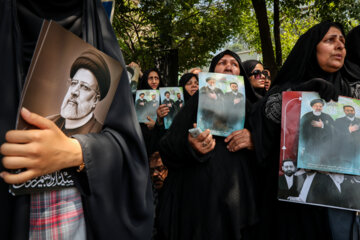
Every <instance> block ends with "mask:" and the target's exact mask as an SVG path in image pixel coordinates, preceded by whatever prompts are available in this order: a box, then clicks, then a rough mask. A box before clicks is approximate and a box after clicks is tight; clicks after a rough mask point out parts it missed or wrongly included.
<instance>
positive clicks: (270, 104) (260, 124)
mask: <svg viewBox="0 0 360 240" xmlns="http://www.w3.org/2000/svg"><path fill="white" fill-rule="evenodd" d="M281 100H282V99H281V95H280V94H279V93H277V94H274V95H271V96H269V97H267V98H264V99H262V100H260V101H258V102H257V103H255V104H254V106H253V110H252V112H251V115H250V118H249V125H250V127H251V133H252V140H253V142H254V145H255V151H256V157H257V161H258V163H259V164H260V165H262V166H268V165H274V163H273V162H272V161H273V160H271V159H273V157H274V156H275V155H276V154H277V153H279V149H280V132H281ZM275 165H278V164H275Z"/></svg>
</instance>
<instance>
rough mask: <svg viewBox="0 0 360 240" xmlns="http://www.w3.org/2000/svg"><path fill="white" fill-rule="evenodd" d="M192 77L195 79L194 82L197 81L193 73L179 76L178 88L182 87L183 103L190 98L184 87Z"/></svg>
mask: <svg viewBox="0 0 360 240" xmlns="http://www.w3.org/2000/svg"><path fill="white" fill-rule="evenodd" d="M193 77H195V78H196V80H197V81H199V78H198V76H197V75H196V74H194V73H185V74H184V75H182V76H181V78H180V81H179V87H182V88H183V91H184V100H185V102H186V101H187V100H189V98H190V97H191V96H190V94H189V93H188V92H187V91H186V90H185V85H186V83H187V82H188V81H190V79H191V78H193Z"/></svg>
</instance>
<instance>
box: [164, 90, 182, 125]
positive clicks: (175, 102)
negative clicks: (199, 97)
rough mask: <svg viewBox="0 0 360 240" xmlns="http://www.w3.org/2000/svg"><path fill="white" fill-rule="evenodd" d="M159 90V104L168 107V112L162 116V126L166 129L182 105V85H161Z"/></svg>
mask: <svg viewBox="0 0 360 240" xmlns="http://www.w3.org/2000/svg"><path fill="white" fill-rule="evenodd" d="M159 90H160V99H161V103H160V104H165V105H166V106H167V107H168V108H169V113H168V115H166V116H165V117H164V127H165V129H168V128H169V127H170V125H171V123H172V121H173V119H174V117H175V116H176V114H177V113H178V112H179V111H180V109H181V108H182V107H183V106H184V93H183V89H182V87H162V88H159Z"/></svg>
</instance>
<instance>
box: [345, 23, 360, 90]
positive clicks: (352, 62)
mask: <svg viewBox="0 0 360 240" xmlns="http://www.w3.org/2000/svg"><path fill="white" fill-rule="evenodd" d="M345 46H346V51H347V52H346V58H345V64H344V67H343V69H342V72H341V73H342V75H343V77H344V78H345V79H346V80H347V81H348V82H349V83H353V82H359V81H360V25H359V26H357V27H355V28H354V29H352V30H351V31H350V32H349V33H348V34H347V36H346V43H345Z"/></svg>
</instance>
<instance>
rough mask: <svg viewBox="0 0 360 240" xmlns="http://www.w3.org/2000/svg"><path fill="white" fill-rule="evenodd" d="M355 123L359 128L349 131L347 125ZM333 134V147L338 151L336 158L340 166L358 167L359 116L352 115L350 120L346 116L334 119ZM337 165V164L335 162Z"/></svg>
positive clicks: (359, 165)
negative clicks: (334, 141) (334, 137)
mask: <svg viewBox="0 0 360 240" xmlns="http://www.w3.org/2000/svg"><path fill="white" fill-rule="evenodd" d="M350 125H351V126H354V125H357V126H358V127H359V130H357V131H354V132H350V131H349V127H350ZM335 136H336V140H337V141H336V143H335V144H334V148H336V151H338V154H339V155H340V159H338V161H339V163H340V164H341V165H340V166H344V164H346V165H347V167H351V166H352V167H355V168H357V169H359V167H360V163H358V161H357V157H358V156H359V151H360V149H359V143H360V118H357V117H354V120H353V121H351V120H350V119H349V118H348V117H342V118H338V119H336V120H335ZM337 165H339V164H337Z"/></svg>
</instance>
